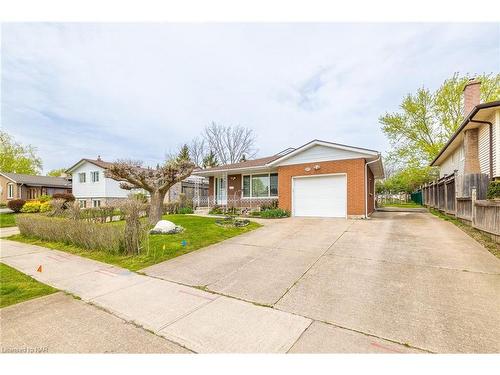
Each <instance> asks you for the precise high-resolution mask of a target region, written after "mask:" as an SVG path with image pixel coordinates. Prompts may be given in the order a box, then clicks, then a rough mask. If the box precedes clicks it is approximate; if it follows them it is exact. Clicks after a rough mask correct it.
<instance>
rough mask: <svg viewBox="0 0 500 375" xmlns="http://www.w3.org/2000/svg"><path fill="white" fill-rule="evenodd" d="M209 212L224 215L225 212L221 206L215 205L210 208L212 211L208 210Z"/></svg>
mask: <svg viewBox="0 0 500 375" xmlns="http://www.w3.org/2000/svg"><path fill="white" fill-rule="evenodd" d="M208 213H209V214H210V215H222V214H223V213H224V210H223V209H222V207H221V206H218V205H215V206H213V207H212V208H211V209H210V211H208Z"/></svg>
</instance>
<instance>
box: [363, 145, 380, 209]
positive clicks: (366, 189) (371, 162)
mask: <svg viewBox="0 0 500 375" xmlns="http://www.w3.org/2000/svg"><path fill="white" fill-rule="evenodd" d="M381 158H382V155H381V154H378V158H377V159H375V160H372V161H369V162H367V163H365V219H368V164H373V163H376V162H378V161H380V159H381ZM373 180H374V181H373V186H374V187H375V176H374V179H373ZM373 199H375V195H374V196H373ZM374 206H375V205H374Z"/></svg>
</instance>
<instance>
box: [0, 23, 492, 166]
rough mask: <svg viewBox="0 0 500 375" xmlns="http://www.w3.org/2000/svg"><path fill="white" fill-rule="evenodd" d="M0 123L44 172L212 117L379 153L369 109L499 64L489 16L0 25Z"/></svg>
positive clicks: (119, 152)
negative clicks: (447, 20)
mask: <svg viewBox="0 0 500 375" xmlns="http://www.w3.org/2000/svg"><path fill="white" fill-rule="evenodd" d="M1 42H2V43H1V47H0V53H1V61H0V64H1V65H0V66H1V91H0V96H1V99H0V100H1V114H0V117H1V126H2V129H3V130H5V131H7V132H8V133H9V134H11V135H12V136H13V137H14V138H15V139H16V140H17V141H19V142H21V143H25V144H32V145H34V146H36V147H37V150H38V154H39V156H40V157H41V158H42V160H43V165H44V168H43V169H44V171H45V172H47V171H48V170H51V169H55V168H62V167H69V166H71V165H72V164H74V163H75V162H77V161H78V160H79V159H81V158H96V157H97V155H100V156H101V157H102V159H103V160H109V161H113V160H116V159H125V158H126V159H136V160H137V159H139V160H143V161H144V162H145V163H146V164H150V165H156V163H158V162H161V161H162V160H164V157H165V154H166V153H168V152H171V151H172V150H175V149H176V148H177V147H178V146H179V145H181V144H183V143H188V142H190V141H191V139H193V138H194V137H196V136H199V135H200V134H201V133H202V131H203V128H204V127H205V126H206V125H208V124H209V123H211V122H212V121H214V122H216V123H219V124H223V125H242V126H245V127H248V128H251V129H253V131H254V133H255V136H256V139H257V142H256V147H257V149H258V156H267V155H272V154H275V153H277V152H279V151H281V150H283V149H286V148H288V147H298V146H300V145H302V144H304V143H307V142H308V141H310V140H312V139H321V140H326V141H330V142H337V143H343V144H348V145H351V146H359V147H365V148H370V149H375V150H378V151H381V152H386V151H387V150H388V149H389V144H388V142H387V140H386V138H385V136H384V134H383V133H382V131H381V130H380V124H379V122H378V118H379V117H380V116H381V115H383V114H384V113H386V112H393V111H397V110H398V106H399V104H400V102H401V100H402V98H403V97H404V96H405V95H406V94H408V93H411V92H415V90H417V89H418V88H419V87H422V86H424V87H427V88H430V89H436V88H438V87H439V86H440V85H441V83H442V82H443V81H444V80H445V79H447V78H449V77H451V76H452V75H453V73H454V72H459V73H460V74H467V73H468V74H472V75H473V74H480V73H492V72H494V73H498V72H499V71H500V26H499V25H498V24H471V23H469V24H419V23H410V24H397V23H385V24H384V23H378V24H366V23H365V24H363V23H354V24H353V23H325V24H321V23H296V24H286V23H248V24H243V23H226V24H220V23H212V24H210V23H206V24H202V23H198V24H175V23H136V24H124V23H121V24H113V23H73V24H71V23H59V24H58V23H24V24H23V23H8V24H3V25H2V28H1Z"/></svg>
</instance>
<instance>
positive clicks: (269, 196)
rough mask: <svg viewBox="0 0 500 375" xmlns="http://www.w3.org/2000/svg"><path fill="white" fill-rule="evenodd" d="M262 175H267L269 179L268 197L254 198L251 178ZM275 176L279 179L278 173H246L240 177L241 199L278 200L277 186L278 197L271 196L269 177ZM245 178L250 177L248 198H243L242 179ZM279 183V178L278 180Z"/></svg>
mask: <svg viewBox="0 0 500 375" xmlns="http://www.w3.org/2000/svg"><path fill="white" fill-rule="evenodd" d="M262 174H267V176H268V177H269V191H268V195H267V196H266V197H254V196H252V176H256V175H262ZM272 174H275V175H276V177H279V175H278V172H277V171H276V172H267V173H247V174H242V175H241V199H276V198H278V195H279V186H278V195H271V175H272ZM245 176H250V196H249V197H244V196H243V177H245ZM278 181H279V178H278Z"/></svg>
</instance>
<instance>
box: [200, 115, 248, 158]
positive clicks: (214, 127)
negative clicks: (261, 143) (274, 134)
mask: <svg viewBox="0 0 500 375" xmlns="http://www.w3.org/2000/svg"><path fill="white" fill-rule="evenodd" d="M203 138H204V139H205V142H206V143H207V145H208V148H209V149H210V150H212V151H213V152H214V153H215V156H216V157H217V160H218V161H219V162H220V163H221V164H232V163H238V162H239V161H240V160H241V158H242V157H243V155H245V157H246V158H247V159H251V158H253V157H254V156H255V155H256V154H257V150H256V149H255V136H254V134H253V130H252V129H248V128H245V127H243V126H240V125H238V126H224V125H219V124H216V123H215V122H212V123H211V124H210V125H208V126H207V127H206V128H205V130H204V133H203Z"/></svg>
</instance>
